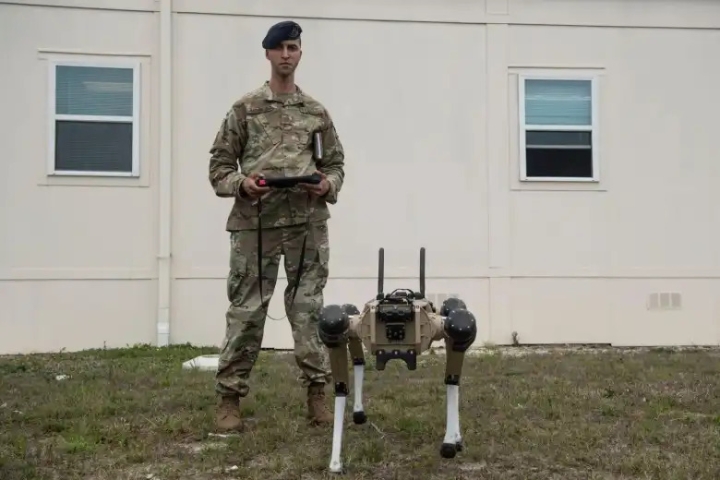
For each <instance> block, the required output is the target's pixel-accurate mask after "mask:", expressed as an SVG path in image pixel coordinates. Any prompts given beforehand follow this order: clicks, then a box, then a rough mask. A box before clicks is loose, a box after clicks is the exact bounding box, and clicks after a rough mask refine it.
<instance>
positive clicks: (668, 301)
mask: <svg viewBox="0 0 720 480" xmlns="http://www.w3.org/2000/svg"><path fill="white" fill-rule="evenodd" d="M680 308H682V295H680V294H679V293H677V292H658V293H651V294H650V296H648V301H647V309H648V310H679V309H680Z"/></svg>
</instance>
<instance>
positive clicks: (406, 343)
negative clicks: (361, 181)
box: [255, 133, 477, 473]
mask: <svg viewBox="0 0 720 480" xmlns="http://www.w3.org/2000/svg"><path fill="white" fill-rule="evenodd" d="M314 140H315V142H314V143H315V152H314V154H315V158H316V160H317V159H322V156H323V152H322V144H321V142H320V139H319V135H318V134H317V133H316V134H315V138H314ZM320 181H321V177H320V175H318V174H312V175H306V176H299V177H280V178H277V177H276V178H264V177H263V178H260V179H258V180H257V183H258V185H261V186H267V187H271V188H278V189H285V188H292V187H294V186H296V185H299V184H303V183H305V184H318V183H320ZM255 204H256V205H257V209H258V219H260V217H261V214H262V198H259V199H258V200H257V201H256V202H255ZM260 223H261V222H260ZM258 247H259V249H258V250H259V255H258V268H259V269H261V268H262V267H261V263H262V262H261V258H260V252H261V251H262V227H261V226H260V225H259V227H258ZM304 254H305V242H304V241H303V247H302V254H301V258H300V268H299V269H298V272H297V278H296V280H295V289H294V290H295V292H293V300H294V298H295V293H297V286H298V283H299V280H300V276H301V271H302V266H303V258H304ZM378 256H379V258H378V291H377V295H376V296H375V299H374V300H371V301H369V302H367V303H366V304H365V306H364V308H363V311H362V312H360V311H359V310H358V309H357V307H356V306H354V305H352V304H345V305H327V306H325V307H324V308H323V309H322V311H321V313H320V318H319V321H318V330H317V332H318V337H319V338H320V341H321V342H322V343H323V344H324V345H325V347H326V348H327V349H328V350H329V356H330V368H331V371H332V376H333V381H334V393H335V409H334V415H335V418H334V422H333V437H332V452H331V454H330V465H329V469H330V471H331V472H333V473H341V472H343V464H342V460H341V450H342V437H343V427H344V418H345V407H346V403H347V396H348V395H349V393H350V390H349V386H348V384H349V381H350V380H349V378H350V374H349V365H348V363H349V358H348V357H349V356H351V357H352V363H353V373H354V388H353V390H354V400H355V401H354V406H353V422H354V423H356V424H363V423H365V422H367V416H366V415H365V409H364V408H363V402H362V400H363V394H362V390H363V380H364V372H365V353H364V350H367V351H368V352H369V353H370V355H373V356H375V361H376V364H375V365H376V368H377V370H384V369H385V365H386V363H387V362H389V361H391V360H396V359H399V360H402V361H404V362H405V364H406V366H407V368H408V370H416V369H417V357H418V356H419V355H420V354H422V353H423V352H425V351H427V350H428V349H429V348H430V345H431V344H432V343H433V342H435V341H440V340H443V341H444V343H445V350H446V359H445V362H446V363H445V385H446V388H447V399H446V402H447V413H446V426H445V438H444V439H443V441H442V445H441V446H440V455H441V456H442V457H443V458H454V457H455V455H456V454H457V452H460V451H461V450H462V448H463V445H462V436H461V434H460V414H459V385H460V376H461V374H462V367H463V361H464V359H465V352H466V351H467V349H468V348H469V347H470V346H471V345H472V344H473V342H474V341H475V337H476V335H477V324H476V321H475V317H474V315H473V314H472V313H471V312H470V311H469V310H468V309H467V306H466V305H465V302H463V301H462V300H460V299H459V298H448V299H446V300H445V301H444V302H443V303H442V306H441V307H440V310H439V311H438V310H437V308H436V307H435V305H433V304H432V302H430V301H429V300H428V299H427V298H426V297H425V248H424V247H423V248H421V249H420V291H419V292H416V291H413V290H409V289H397V290H393V291H392V292H390V293H388V294H386V293H384V291H383V283H384V277H385V274H384V270H385V253H384V249H383V248H380V250H379V252H378ZM259 276H260V277H262V270H259ZM260 285H262V282H260ZM259 288H260V297H261V298H263V296H262V286H260V287H259ZM363 347H364V348H363Z"/></svg>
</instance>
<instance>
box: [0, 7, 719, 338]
mask: <svg viewBox="0 0 720 480" xmlns="http://www.w3.org/2000/svg"><path fill="white" fill-rule="evenodd" d="M10 3H15V4H17V3H25V4H28V3H35V4H37V5H35V6H27V5H24V6H21V5H9V4H10ZM168 3H170V2H160V3H157V2H151V1H147V2H146V1H140V0H136V1H133V2H131V3H122V5H123V7H122V8H127V9H131V10H132V11H125V10H117V9H118V8H120V7H119V5H120V2H112V1H110V0H106V1H103V2H100V1H97V0H95V1H92V2H90V1H81V0H76V1H70V0H64V1H56V2H49V1H35V2H0V31H2V32H3V35H4V36H5V38H6V39H7V40H9V41H4V42H3V43H2V46H0V48H3V49H4V50H5V51H4V52H3V53H4V54H5V53H6V56H7V58H8V59H9V65H10V67H11V68H9V69H8V71H11V72H14V75H9V76H4V77H3V78H2V79H0V82H3V86H4V87H5V88H3V89H2V93H0V95H3V98H2V100H3V101H2V103H3V104H4V105H10V106H12V107H14V108H11V109H10V110H12V111H17V112H18V114H17V115H14V116H12V119H11V118H10V117H9V116H5V117H3V120H0V122H3V124H2V127H3V128H1V129H0V132H1V133H0V135H3V138H2V142H0V145H1V146H0V149H4V150H0V152H2V154H1V155H0V156H1V157H2V158H5V159H7V160H5V161H3V162H2V163H0V169H2V170H0V173H2V178H7V179H10V178H13V179H16V180H14V181H12V182H8V181H6V182H4V183H5V184H6V186H5V188H4V189H3V190H2V193H0V195H2V197H3V198H2V199H3V202H2V205H3V206H2V207H0V219H1V220H2V225H3V227H4V231H10V232H13V233H14V235H11V236H3V238H2V240H0V246H1V247H2V248H1V249H0V272H1V273H2V277H1V278H0V300H1V301H0V328H2V330H3V331H10V332H11V334H10V335H3V336H0V352H2V351H31V350H57V349H60V348H66V349H68V350H72V349H78V348H87V347H96V346H101V345H102V344H103V343H106V344H107V345H108V346H120V345H124V344H128V343H136V342H154V341H155V337H156V321H157V319H158V316H160V318H161V321H162V312H163V306H164V305H163V304H164V302H165V301H166V300H167V298H166V297H165V296H164V295H163V293H164V286H165V285H167V283H166V282H164V281H163V280H164V279H165V270H164V269H163V268H158V265H159V266H160V267H163V266H164V265H165V264H164V263H163V260H164V259H163V258H162V257H163V256H164V255H162V254H161V255H159V256H160V257H161V258H160V263H158V248H159V247H158V244H159V243H160V244H162V242H161V239H162V234H163V230H162V226H163V225H168V224H167V223H164V222H163V219H164V217H163V216H162V215H161V214H160V213H159V212H161V211H162V209H161V206H162V205H163V203H162V201H163V199H166V198H167V197H165V196H163V195H162V191H161V189H160V187H162V186H163V184H162V183H161V180H162V179H163V178H166V177H162V176H161V174H160V171H161V164H162V162H161V158H163V155H171V158H172V173H171V180H172V182H171V185H170V186H171V187H172V204H171V212H172V215H171V217H170V219H171V223H170V225H171V233H172V235H171V237H170V240H171V247H172V250H171V253H172V257H171V259H172V262H171V269H170V275H171V276H172V282H171V283H170V284H169V287H170V290H169V293H170V303H169V307H170V309H169V317H170V341H171V342H173V343H178V342H192V343H195V344H219V343H220V341H221V340H222V334H223V329H224V312H225V309H226V306H227V300H226V298H225V275H226V272H227V254H228V235H227V233H226V232H224V224H225V219H226V216H227V214H228V212H229V209H230V206H231V205H230V201H228V200H227V199H219V198H216V197H215V196H214V195H213V193H212V190H211V189H210V186H209V184H208V182H207V160H208V149H209V147H210V144H211V142H212V140H213V137H214V135H215V132H216V131H217V128H218V126H219V124H220V121H221V119H222V117H223V115H224V114H225V112H226V111H227V110H228V108H229V107H230V105H231V104H232V102H233V101H234V100H236V99H237V98H239V97H240V96H241V95H242V94H243V93H245V92H246V91H248V90H250V89H253V88H255V87H257V86H258V85H260V84H261V83H262V82H263V81H264V80H265V78H266V77H267V75H268V66H267V62H266V60H265V58H264V55H263V51H262V49H261V47H260V41H261V39H262V37H263V36H264V34H265V32H266V30H267V28H268V26H269V25H270V24H272V23H274V22H275V21H278V20H279V18H273V17H280V16H281V17H283V18H287V17H290V18H293V17H294V18H298V17H304V18H300V19H299V21H300V23H301V25H302V26H303V28H304V33H303V46H304V56H303V61H302V63H301V66H300V69H299V72H298V83H299V84H300V86H301V87H302V88H303V89H305V90H306V91H308V92H309V93H310V94H311V95H313V96H315V97H316V98H318V99H319V100H321V101H322V102H323V103H324V104H325V105H326V106H327V107H328V109H329V110H330V112H331V114H332V115H333V118H334V120H335V122H336V124H337V127H338V130H339V134H340V137H341V139H342V141H343V144H344V146H345V149H346V153H347V181H346V185H345V187H344V189H343V191H342V194H341V199H340V203H338V204H337V205H335V206H333V207H332V210H331V212H332V215H333V218H332V220H331V221H330V236H331V242H332V243H331V267H330V268H331V279H330V281H329V282H328V286H327V289H326V302H332V303H345V302H353V303H356V304H358V305H360V304H362V303H363V302H364V301H367V300H368V299H370V298H371V296H372V295H373V294H374V292H375V288H376V269H377V250H378V248H379V247H384V248H385V260H386V266H385V272H386V282H385V283H386V286H387V287H386V289H391V288H401V287H409V288H417V285H418V280H417V272H418V255H419V248H420V247H421V246H424V247H426V249H427V255H428V263H427V274H428V278H427V285H428V291H429V292H430V294H431V295H434V296H437V298H442V296H443V295H447V294H451V293H455V294H459V295H460V296H461V297H462V298H463V299H465V300H466V301H467V303H468V305H469V307H470V308H471V309H472V310H473V311H474V312H475V313H476V315H477V317H478V319H479V322H480V335H479V338H478V341H477V343H478V344H481V343H485V342H494V343H509V342H510V341H511V339H512V335H511V334H512V332H517V334H518V337H519V340H520V342H521V343H557V342H581V343H614V344H620V345H623V344H634V345H637V344H656V345H657V344H691V343H696V344H698V343H701V344H707V343H710V344H714V343H717V341H718V333H720V332H718V320H717V314H716V311H717V308H718V302H717V300H716V297H717V294H716V291H717V289H718V278H720V275H718V273H719V272H720V265H719V263H720V262H719V259H720V247H718V246H717V245H718V243H719V242H718V241H717V240H718V238H717V237H718V236H719V235H720V222H719V221H718V220H720V218H719V217H718V214H719V213H720V212H719V211H718V207H716V205H717V204H718V200H720V198H718V196H720V193H716V192H717V190H716V189H714V188H713V186H714V185H713V184H712V182H713V178H716V174H717V173H720V172H718V171H717V170H718V168H720V167H718V166H717V162H714V161H713V156H712V152H713V151H714V149H713V148H712V147H713V146H712V144H711V141H712V140H713V133H714V132H713V131H712V120H714V117H712V114H713V112H714V109H713V105H714V104H716V103H717V101H718V100H720V99H719V98H718V96H720V94H719V93H717V91H716V89H713V88H711V86H712V85H715V84H717V83H718V81H719V80H720V65H718V64H717V62H712V58H713V57H714V56H713V52H716V51H717V49H718V47H720V32H719V31H718V29H719V28H720V20H718V19H720V4H712V3H710V2H703V1H700V0H697V1H684V2H682V7H680V3H679V2H672V3H671V2H663V3H661V2H653V4H654V5H653V6H652V8H651V9H648V10H645V9H644V8H641V5H642V6H644V7H647V5H648V4H647V2H641V1H639V0H638V1H634V0H633V1H624V2H617V1H611V0H604V1H603V2H593V3H590V4H584V5H583V6H582V8H580V6H579V5H577V2H569V1H561V0H554V1H550V2H548V1H545V2H538V1H537V0H507V1H504V0H486V2H475V3H473V4H472V5H470V4H467V3H466V2H461V1H459V0H453V1H449V2H443V3H442V4H439V3H437V2H418V3H417V5H415V6H414V8H413V9H408V8H406V7H405V6H401V4H400V3H399V2H363V3H361V4H358V3H357V2H351V1H349V0H341V1H337V2H333V3H332V6H330V5H329V4H328V3H327V2H321V1H319V0H315V1H308V2H303V6H302V8H301V7H300V6H299V5H296V4H295V3H294V2H289V1H288V2H280V3H276V4H274V6H273V7H268V6H264V7H260V6H259V5H260V4H257V5H256V6H252V5H246V4H242V3H238V2H233V1H230V0H218V1H214V2H211V3H210V2H201V1H197V0H174V1H173V2H172V4H173V10H174V13H173V14H172V32H168V31H167V30H166V28H165V27H166V26H167V23H165V24H163V17H162V15H161V14H160V12H159V8H160V5H163V4H168ZM49 4H55V5H56V6H54V7H49V6H47V5H49ZM43 5H44V6H43ZM57 5H65V6H72V7H73V8H64V7H59V6H57ZM108 8H115V9H116V10H108ZM166 18H167V17H166ZM59 25H64V27H63V28H62V29H60V28H59V27H58V26H59ZM66 25H74V26H76V27H77V28H73V29H68V28H67V27H66ZM81 26H84V27H85V28H88V29H87V30H82V29H81V28H80V27H81ZM128 32H131V33H132V34H131V35H128ZM163 38H165V39H168V38H169V39H171V41H172V45H171V47H172V49H171V54H172V55H171V60H172V63H171V66H170V68H171V70H169V71H170V72H171V76H166V77H163V75H162V70H161V67H160V65H161V64H164V60H163V58H165V57H162V56H161V51H163V52H167V51H170V50H163V43H162V42H163V40H162V39H163ZM168 45H169V44H168ZM3 46H11V48H7V47H3ZM69 52H94V53H114V54H115V55H114V56H113V58H121V59H124V58H125V57H131V58H133V59H139V60H140V62H141V71H142V101H141V123H140V125H141V144H140V145H141V157H140V176H139V178H112V179H107V178H49V177H48V176H47V174H46V165H47V160H46V159H47V148H48V145H47V143H48V141H47V132H46V130H47V124H48V120H47V118H48V114H47V111H46V109H47V98H46V97H47V92H48V88H47V85H46V84H47V59H49V58H55V57H57V56H59V55H62V56H63V57H67V56H68V55H71V53H69ZM525 74H543V75H553V76H558V75H563V76H576V75H589V76H593V77H594V78H596V97H595V98H594V99H593V108H594V109H595V110H596V112H597V113H596V120H597V131H596V134H595V135H596V136H595V138H596V140H597V141H598V143H596V144H595V147H596V148H597V165H598V168H599V178H598V179H597V181H592V182H546V181H544V182H537V181H534V182H524V181H520V180H519V177H520V173H521V172H520V164H521V147H520V145H521V144H520V142H519V139H520V127H519V125H520V113H519V108H518V107H519V104H520V103H521V102H519V97H518V95H519V89H518V76H519V75H525ZM5 83H7V84H8V85H4V84H5ZM170 84H171V86H172V96H171V97H170V96H166V97H165V98H166V99H169V101H168V102H167V106H165V104H164V102H163V101H162V97H161V95H162V94H163V93H169V92H167V91H166V92H163V91H162V90H161V85H162V86H164V87H165V88H167V86H168V85H170ZM19 88H26V89H30V91H32V92H34V94H33V95H25V96H20V95H17V94H15V93H14V92H16V91H18V89H19ZM28 109H29V110H28ZM20 112H22V113H20ZM168 122H171V123H168ZM162 128H166V130H165V132H167V131H170V132H171V134H172V136H171V143H168V142H167V139H168V138H170V137H169V136H168V135H165V136H163V131H162ZM167 128H171V130H167ZM38 132H40V133H38ZM163 139H165V140H163ZM163 142H166V143H163ZM168 146H169V147H171V148H167V149H166V147H168ZM160 253H163V252H160ZM285 285H286V284H285V282H284V280H283V279H281V280H280V281H279V282H278V286H277V288H276V295H275V297H274V299H273V302H272V304H271V308H270V315H271V317H273V318H277V319H278V320H273V319H270V320H269V321H268V322H267V327H266V336H265V341H264V345H265V346H266V347H271V348H291V347H292V337H291V335H290V329H289V326H288V323H287V320H286V319H284V318H283V317H284V315H283V314H284V312H283V309H282V304H281V291H282V290H283V289H284V288H285ZM678 301H679V302H680V304H678V303H677V302H678ZM159 303H160V305H158V304H159ZM159 307H160V308H159ZM656 307H658V308H656ZM668 307H670V308H668Z"/></svg>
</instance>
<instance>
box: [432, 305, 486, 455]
mask: <svg viewBox="0 0 720 480" xmlns="http://www.w3.org/2000/svg"><path fill="white" fill-rule="evenodd" d="M441 315H442V316H443V317H444V318H445V321H444V323H443V330H444V334H445V351H446V358H445V362H446V363H445V385H446V389H447V414H446V426H445V438H444V439H443V443H442V446H441V447H440V455H441V456H442V457H443V458H453V457H455V454H456V453H457V452H460V451H462V435H461V434H460V377H461V375H462V367H463V361H464V360H465V352H466V351H467V349H468V348H470V346H471V345H472V344H473V342H474V341H475V338H476V336H477V323H476V321H475V317H474V315H473V314H472V313H471V312H469V311H468V310H467V309H466V305H465V303H464V302H463V301H462V300H459V299H456V298H450V299H447V300H446V301H445V302H443V306H442V309H441Z"/></svg>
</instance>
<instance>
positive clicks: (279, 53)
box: [265, 40, 302, 77]
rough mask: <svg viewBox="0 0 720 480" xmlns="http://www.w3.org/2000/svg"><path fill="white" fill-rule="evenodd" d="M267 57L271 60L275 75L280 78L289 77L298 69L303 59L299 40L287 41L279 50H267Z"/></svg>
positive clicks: (279, 46)
mask: <svg viewBox="0 0 720 480" xmlns="http://www.w3.org/2000/svg"><path fill="white" fill-rule="evenodd" d="M265 57H266V58H267V59H268V60H270V66H271V68H272V71H273V73H274V74H276V75H278V76H280V77H288V76H290V75H292V73H293V72H294V71H295V69H296V68H297V66H298V64H299V63H300V58H301V57H302V50H301V49H300V41H299V40H286V41H284V42H282V43H281V44H280V45H278V47H277V48H273V49H269V50H265Z"/></svg>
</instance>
